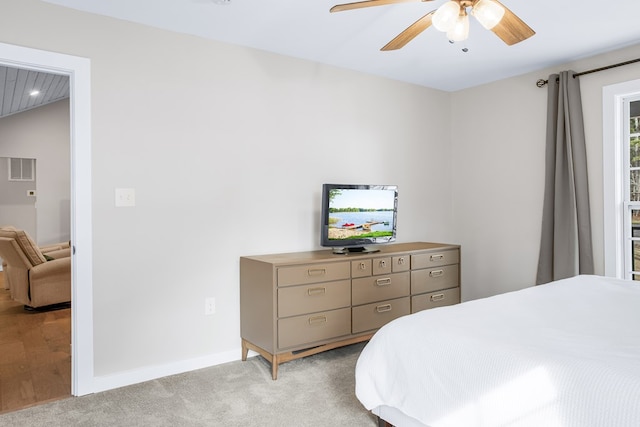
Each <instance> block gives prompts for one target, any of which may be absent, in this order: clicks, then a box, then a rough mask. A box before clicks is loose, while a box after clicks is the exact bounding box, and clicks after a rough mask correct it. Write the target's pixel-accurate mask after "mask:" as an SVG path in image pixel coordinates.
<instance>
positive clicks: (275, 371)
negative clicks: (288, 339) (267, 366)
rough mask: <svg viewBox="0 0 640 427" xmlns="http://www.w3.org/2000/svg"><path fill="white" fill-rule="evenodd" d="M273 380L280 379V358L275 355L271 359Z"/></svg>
mask: <svg viewBox="0 0 640 427" xmlns="http://www.w3.org/2000/svg"><path fill="white" fill-rule="evenodd" d="M271 379H273V380H277V379H278V356H277V355H275V354H274V355H273V357H272V358H271Z"/></svg>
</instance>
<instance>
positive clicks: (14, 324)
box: [0, 272, 71, 414]
mask: <svg viewBox="0 0 640 427" xmlns="http://www.w3.org/2000/svg"><path fill="white" fill-rule="evenodd" d="M70 396H71V309H70V308H65V309H62V310H55V311H48V312H29V311H25V310H24V306H23V305H22V304H18V303H16V302H14V301H12V300H11V295H10V291H9V290H5V289H4V275H3V273H2V272H0V414H1V413H5V412H10V411H15V410H18V409H21V408H26V407H28V406H33V405H36V404H39V403H44V402H49V401H52V400H57V399H61V398H66V397H70Z"/></svg>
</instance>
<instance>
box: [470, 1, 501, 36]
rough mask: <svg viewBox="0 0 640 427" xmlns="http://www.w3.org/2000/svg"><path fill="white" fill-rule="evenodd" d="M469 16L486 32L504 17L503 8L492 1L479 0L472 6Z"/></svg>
mask: <svg viewBox="0 0 640 427" xmlns="http://www.w3.org/2000/svg"><path fill="white" fill-rule="evenodd" d="M471 14H472V15H473V16H475V18H476V19H477V20H478V22H480V24H482V26H483V27H484V28H486V29H487V30H490V29H492V28H493V27H495V26H496V25H498V22H500V20H501V19H502V17H503V16H504V7H502V6H500V5H499V4H498V3H496V2H494V1H492V0H480V1H479V2H477V3H476V4H475V6H473V9H472V10H471Z"/></svg>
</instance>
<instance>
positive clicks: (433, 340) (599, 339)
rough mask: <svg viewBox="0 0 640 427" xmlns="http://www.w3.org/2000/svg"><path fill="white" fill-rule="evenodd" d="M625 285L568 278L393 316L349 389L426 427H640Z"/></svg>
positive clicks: (633, 310)
mask: <svg viewBox="0 0 640 427" xmlns="http://www.w3.org/2000/svg"><path fill="white" fill-rule="evenodd" d="M636 283H638V282H630V281H622V280H616V279H609V278H604V277H598V276H578V277H575V278H571V279H565V280H561V281H557V282H554V283H550V284H547V285H543V286H536V287H532V288H527V289H524V290H522V291H517V292H511V293H507V294H502V295H497V296H494V297H491V298H485V299H481V300H476V301H469V302H466V303H463V304H459V305H455V306H450V307H442V308H436V309H431V310H426V311H422V312H419V313H416V314H413V315H410V316H405V317H402V318H399V319H396V320H395V321H393V322H391V323H389V324H387V325H385V326H384V327H383V328H381V329H380V330H379V331H378V332H377V333H376V334H375V336H374V337H373V338H372V339H371V341H370V342H369V343H368V344H367V346H366V347H365V348H364V350H363V352H362V354H361V355H360V358H359V359H358V363H357V366H356V395H357V397H358V399H359V400H360V401H361V402H362V404H363V405H364V406H365V407H366V408H367V409H373V408H376V407H385V406H387V407H391V408H395V409H397V410H399V411H400V412H401V413H403V414H405V415H407V416H408V417H411V418H413V419H415V420H418V421H419V422H421V423H423V424H425V425H428V426H430V427H443V426H461V427H475V426H486V427H498V426H532V427H533V426H535V427H541V426H544V427H553V426H562V427H571V426H576V427H578V426H579V427H589V426H611V427H623V426H633V427H637V426H640V284H636ZM398 427H402V426H401V425H399V426H398Z"/></svg>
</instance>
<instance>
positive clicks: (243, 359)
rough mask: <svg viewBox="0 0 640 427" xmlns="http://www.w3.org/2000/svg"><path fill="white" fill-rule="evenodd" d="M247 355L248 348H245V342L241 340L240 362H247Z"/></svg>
mask: <svg viewBox="0 0 640 427" xmlns="http://www.w3.org/2000/svg"><path fill="white" fill-rule="evenodd" d="M248 354H249V348H248V347H247V342H246V341H245V340H242V361H243V362H246V361H247V355H248Z"/></svg>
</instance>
